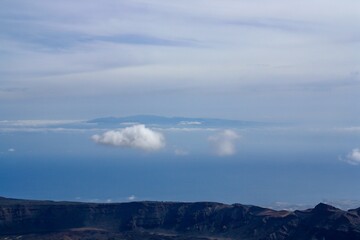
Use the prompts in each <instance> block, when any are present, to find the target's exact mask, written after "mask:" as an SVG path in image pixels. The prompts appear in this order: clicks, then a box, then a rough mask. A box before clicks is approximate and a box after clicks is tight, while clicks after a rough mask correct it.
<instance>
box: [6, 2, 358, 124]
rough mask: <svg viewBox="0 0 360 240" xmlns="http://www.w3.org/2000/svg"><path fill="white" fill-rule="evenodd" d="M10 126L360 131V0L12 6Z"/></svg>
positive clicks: (8, 93) (8, 32)
mask: <svg viewBox="0 0 360 240" xmlns="http://www.w3.org/2000/svg"><path fill="white" fill-rule="evenodd" d="M0 4H1V8H0V27H1V31H0V41H1V44H0V52H1V54H0V76H1V77H0V100H1V103H2V104H1V106H0V110H1V112H2V115H1V119H34V118H35V119H37V118H40V119H58V118H61V119H74V118H75V119H79V118H80V119H88V118H92V117H98V116H107V115H120V116H125V115H132V114H144V113H147V114H158V115H177V116H179V115H180V116H195V115H196V116H201V117H203V116H204V117H221V118H224V117H225V118H233V119H252V120H270V121H300V122H301V121H306V122H317V123H321V124H323V123H324V122H327V123H328V122H330V123H351V124H354V123H358V122H359V120H360V119H359V114H358V112H359V110H360V109H359V104H357V102H359V100H360V99H359V94H357V93H358V92H359V89H360V85H359V82H360V79H359V71H360V69H359V62H360V56H359V54H358V53H359V52H360V51H359V50H360V49H359V36H360V32H359V29H360V26H359V22H360V19H359V18H360V17H359V16H360V14H359V9H360V6H359V2H358V1H356V0H345V1H330V2H329V1H325V0H317V1H310V0H306V1H291V2H289V1H285V0H271V1H261V0H257V1H249V0H242V1H233V0H225V1H223V0H222V1H220V0H212V1H203V0H198V1H165V0H157V1H146V0H132V1H121V0H120V1H118V0H116V1H115V0H106V1H96V0H87V1H76V2H74V1H70V0H65V1H61V2H53V1H50V2H49V1H45V0H33V1H26V0H11V1H10V0H3V1H1V3H0Z"/></svg>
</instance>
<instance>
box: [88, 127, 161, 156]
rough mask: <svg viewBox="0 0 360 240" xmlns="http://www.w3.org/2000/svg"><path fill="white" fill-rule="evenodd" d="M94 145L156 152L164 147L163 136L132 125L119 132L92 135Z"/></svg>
mask: <svg viewBox="0 0 360 240" xmlns="http://www.w3.org/2000/svg"><path fill="white" fill-rule="evenodd" d="M92 140H93V141H94V142H96V143H100V144H106V145H113V146H118V147H129V148H135V149H141V150H145V151H157V150H160V149H162V148H163V147H164V146H165V138H164V136H163V135H162V134H161V133H159V132H156V131H153V130H151V129H149V128H146V127H145V125H142V124H140V125H134V126H131V127H127V128H124V129H121V130H112V131H107V132H105V133H103V134H101V135H98V134H96V135H93V136H92Z"/></svg>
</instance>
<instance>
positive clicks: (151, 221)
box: [0, 198, 360, 240]
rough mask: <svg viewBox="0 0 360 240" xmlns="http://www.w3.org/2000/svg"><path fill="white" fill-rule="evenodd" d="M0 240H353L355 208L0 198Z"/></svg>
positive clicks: (357, 229) (358, 218) (358, 226)
mask: <svg viewBox="0 0 360 240" xmlns="http://www.w3.org/2000/svg"><path fill="white" fill-rule="evenodd" d="M0 239H1V240H5V239H6V240H12V239H23V240H35V239H37V240H55V239H67V240H79V239H87V240H90V239H93V240H97V239H99V240H105V239H109V240H110V239H112V240H137V239H142V240H150V239H152V240H155V239H156V240H187V239H195V240H214V239H222V240H225V239H239V240H255V239H256V240H286V239H291V240H310V239H319V240H323V239H326V240H347V239H349V240H352V239H354V240H356V239H360V208H357V209H353V210H348V211H343V210H341V209H338V208H335V207H332V206H330V205H327V204H323V203H320V204H318V205H317V206H316V207H314V208H313V209H307V210H303V211H298V210H296V211H285V210H282V211H275V210H272V209H268V208H262V207H257V206H251V205H242V204H232V205H229V204H222V203H214V202H194V203H187V202H186V203H185V202H150V201H143V202H128V203H107V204H105V203H101V204H100V203H80V202H54V201H35V200H20V199H10V198H0Z"/></svg>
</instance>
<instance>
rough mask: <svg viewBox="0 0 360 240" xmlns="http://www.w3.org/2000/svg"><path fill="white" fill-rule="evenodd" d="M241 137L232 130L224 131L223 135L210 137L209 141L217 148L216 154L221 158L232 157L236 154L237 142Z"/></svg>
mask: <svg viewBox="0 0 360 240" xmlns="http://www.w3.org/2000/svg"><path fill="white" fill-rule="evenodd" d="M238 138H239V135H238V134H237V133H236V132H234V131H232V130H224V131H222V132H221V133H219V134H217V135H215V136H211V137H209V141H210V142H211V143H212V144H213V146H214V147H215V152H216V154H217V155H219V156H230V155H234V154H235V153H236V146H235V141H236V140H237V139H238Z"/></svg>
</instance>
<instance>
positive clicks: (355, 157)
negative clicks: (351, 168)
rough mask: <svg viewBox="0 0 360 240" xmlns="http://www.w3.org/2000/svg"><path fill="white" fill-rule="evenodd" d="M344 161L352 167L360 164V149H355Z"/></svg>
mask: <svg viewBox="0 0 360 240" xmlns="http://www.w3.org/2000/svg"><path fill="white" fill-rule="evenodd" d="M343 160H344V161H345V162H347V163H349V164H352V165H358V164H360V149H359V148H355V149H353V150H352V151H351V152H350V153H349V154H348V155H347V156H346V158H345V159H343Z"/></svg>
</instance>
